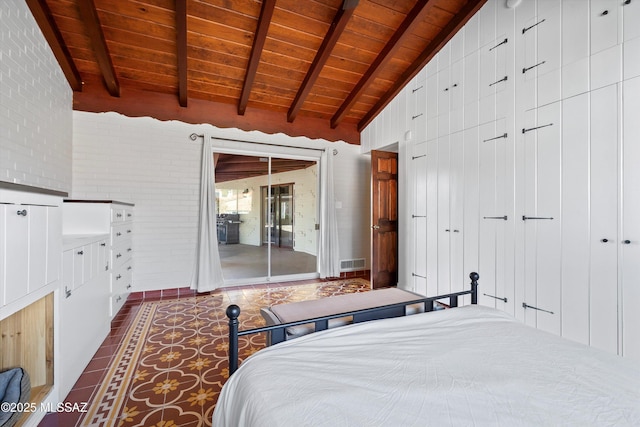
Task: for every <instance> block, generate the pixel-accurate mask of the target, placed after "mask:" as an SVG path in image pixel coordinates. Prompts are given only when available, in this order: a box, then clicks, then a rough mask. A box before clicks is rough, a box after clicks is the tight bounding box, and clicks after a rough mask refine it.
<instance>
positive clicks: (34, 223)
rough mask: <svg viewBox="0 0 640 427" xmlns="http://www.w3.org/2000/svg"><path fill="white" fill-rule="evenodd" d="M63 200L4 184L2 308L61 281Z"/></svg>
mask: <svg viewBox="0 0 640 427" xmlns="http://www.w3.org/2000/svg"><path fill="white" fill-rule="evenodd" d="M51 193H55V192H51ZM60 204H61V197H59V196H55V195H46V194H43V195H41V194H35V193H30V192H27V193H21V192H17V191H10V190H3V189H2V188H0V242H1V244H0V308H1V307H3V306H20V305H24V301H26V300H27V299H30V297H29V296H30V295H35V294H38V293H42V292H41V291H42V290H43V289H45V288H48V285H50V284H52V283H54V282H57V280H58V278H59V269H60V258H59V257H60V245H61V240H60V239H61V238H60V232H61V220H60V218H61V217H60V207H59V205H60ZM9 310H10V311H11V310H13V308H9ZM0 317H3V316H0Z"/></svg>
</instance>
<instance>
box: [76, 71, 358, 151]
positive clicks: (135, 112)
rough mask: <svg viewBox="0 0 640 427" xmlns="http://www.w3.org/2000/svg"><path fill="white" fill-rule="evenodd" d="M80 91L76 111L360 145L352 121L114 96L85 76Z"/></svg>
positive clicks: (166, 96) (153, 95)
mask: <svg viewBox="0 0 640 427" xmlns="http://www.w3.org/2000/svg"><path fill="white" fill-rule="evenodd" d="M84 82H85V84H84V87H83V90H82V92H74V93H73V109H74V110H76V111H89V112H94V113H98V112H107V111H115V112H118V113H121V114H123V115H125V116H129V117H145V116H146V117H153V118H156V119H158V120H180V121H182V122H185V123H191V124H202V123H210V124H212V125H214V126H217V127H220V128H237V129H241V130H245V131H255V130H257V131H261V132H265V133H267V134H278V133H284V134H285V135H289V136H306V137H308V138H311V139H316V138H322V139H326V140H327V141H345V142H347V143H350V144H356V145H357V144H360V134H359V132H358V131H357V129H356V124H355V123H347V122H346V121H345V122H343V123H341V124H340V126H338V127H337V128H335V129H331V128H330V127H329V126H328V123H327V122H328V120H326V119H319V118H314V117H308V116H302V117H298V119H297V120H296V121H295V122H294V123H288V122H287V116H286V113H284V112H276V111H269V110H264V109H258V108H255V109H249V110H247V112H246V114H245V115H244V116H239V115H238V112H237V105H236V104H227V103H221V102H215V101H208V100H203V99H199V98H189V106H188V107H187V108H182V107H180V106H179V105H178V103H177V102H176V96H175V94H174V93H160V92H152V91H148V90H143V89H137V88H133V87H128V88H127V90H126V94H123V96H121V97H119V98H117V97H114V96H110V95H109V93H108V92H107V91H105V90H104V89H103V84H102V81H101V80H100V79H98V78H97V76H96V77H93V76H88V77H87V78H85V79H84Z"/></svg>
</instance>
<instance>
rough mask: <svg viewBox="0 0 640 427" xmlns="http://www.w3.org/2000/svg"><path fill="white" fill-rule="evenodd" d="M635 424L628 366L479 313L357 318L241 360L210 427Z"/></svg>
mask: <svg viewBox="0 0 640 427" xmlns="http://www.w3.org/2000/svg"><path fill="white" fill-rule="evenodd" d="M428 425H434V426H443V425H455V426H466V425H476V426H485V425H490V426H493V425H503V426H519V425H532V426H541V425H543V426H549V425H563V426H564V425H575V426H593V425H597V426H601V425H629V426H631V425H633V426H640V368H638V366H636V365H635V364H633V363H632V362H631V361H629V360H626V359H623V358H621V357H618V356H614V355H610V354H607V353H604V352H602V351H599V350H596V349H593V348H589V347H586V346H583V345H580V344H577V343H573V342H570V341H568V340H566V339H563V338H560V337H556V336H554V335H551V334H547V333H545V332H541V331H538V330H536V329H533V328H531V327H528V326H525V325H522V324H521V323H519V322H518V321H516V320H514V319H513V318H512V317H510V316H509V315H507V314H505V313H502V312H500V311H497V310H493V309H488V308H484V307H480V306H468V307H460V308H457V309H452V310H443V311H439V312H433V313H425V314H416V315H412V316H407V317H401V318H395V319H386V320H381V321H373V322H367V323H363V324H358V325H351V326H345V327H341V328H336V329H331V330H328V331H323V332H319V333H316V334H311V335H308V336H304V337H301V338H297V339H295V340H291V341H287V342H284V343H281V344H278V345H275V346H272V347H269V348H266V349H264V350H261V351H259V352H258V353H256V354H255V355H253V356H251V357H250V358H248V359H247V360H246V361H245V362H244V363H243V364H242V365H241V367H240V369H239V370H238V371H237V372H236V373H235V374H234V375H232V377H231V378H230V379H229V380H228V382H227V383H226V384H225V386H224V387H223V389H222V392H221V394H220V397H219V399H218V403H217V406H216V409H215V412H214V416H213V426H214V427H223V426H226V427H239V426H241V427H249V426H256V427H258V426H259V427H274V426H286V427H300V426H330V427H337V426H385V427H389V426H428Z"/></svg>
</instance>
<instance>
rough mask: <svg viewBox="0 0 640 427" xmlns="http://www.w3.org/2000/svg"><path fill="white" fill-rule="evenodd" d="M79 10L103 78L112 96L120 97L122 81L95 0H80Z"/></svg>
mask: <svg viewBox="0 0 640 427" xmlns="http://www.w3.org/2000/svg"><path fill="white" fill-rule="evenodd" d="M78 10H79V12H80V17H81V18H82V22H83V23H84V26H85V29H86V32H87V36H89V39H90V40H91V46H92V47H93V53H94V54H95V56H96V60H97V61H98V66H99V67H100V72H101V73H102V78H103V80H104V83H105V85H106V86H107V90H108V91H109V93H110V94H111V96H116V97H119V96H120V83H118V77H117V76H116V72H115V69H114V68H113V62H112V61H111V55H110V54H109V48H108V47H107V42H106V39H105V37H104V33H103V32H102V26H101V25H100V18H99V17H98V11H97V10H96V5H95V3H94V2H93V0H79V1H78Z"/></svg>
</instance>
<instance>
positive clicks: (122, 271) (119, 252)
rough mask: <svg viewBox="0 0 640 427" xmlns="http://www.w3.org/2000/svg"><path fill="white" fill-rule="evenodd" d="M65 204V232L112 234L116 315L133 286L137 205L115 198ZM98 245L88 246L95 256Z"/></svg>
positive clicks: (110, 256)
mask: <svg viewBox="0 0 640 427" xmlns="http://www.w3.org/2000/svg"><path fill="white" fill-rule="evenodd" d="M63 207H64V218H63V230H64V233H65V234H67V235H81V234H87V233H93V234H95V233H108V235H109V238H108V241H107V245H106V249H107V256H108V266H109V268H108V271H109V307H110V308H109V313H110V316H111V317H113V316H115V315H116V313H117V312H118V311H119V310H120V308H122V306H123V305H124V303H125V302H126V300H127V297H128V296H129V294H130V293H131V290H132V288H133V212H134V209H133V208H134V206H133V205H132V204H129V203H123V202H116V201H111V200H105V201H86V200H82V201H80V200H66V201H65V203H64V206H63ZM94 249H95V248H93V247H89V248H87V250H88V251H89V252H90V253H91V259H93V257H94V255H93V251H94ZM98 250H100V248H98ZM69 256H70V255H69ZM96 268H97V267H96Z"/></svg>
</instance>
